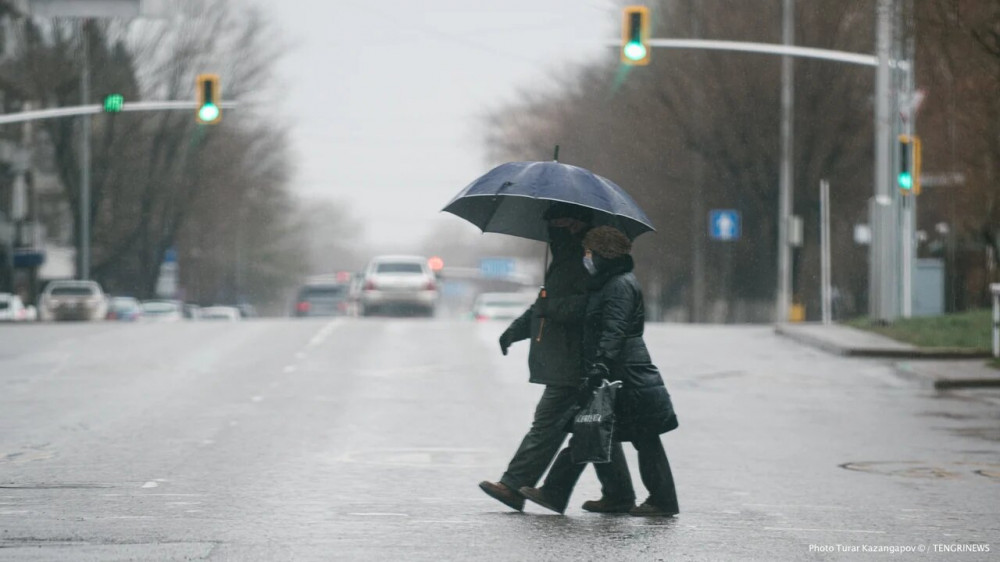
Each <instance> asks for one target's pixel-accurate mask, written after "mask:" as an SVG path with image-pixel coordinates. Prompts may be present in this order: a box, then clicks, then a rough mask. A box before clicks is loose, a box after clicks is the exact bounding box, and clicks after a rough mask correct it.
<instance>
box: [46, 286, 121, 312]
mask: <svg viewBox="0 0 1000 562" xmlns="http://www.w3.org/2000/svg"><path fill="white" fill-rule="evenodd" d="M38 308H39V314H40V315H41V318H42V320H88V321H89V320H104V317H105V316H107V314H108V300H107V297H106V296H105V294H104V291H103V290H102V289H101V286H100V285H99V284H97V282H96V281H83V280H65V281H52V282H51V283H49V284H48V285H46V286H45V290H44V291H42V295H41V296H40V297H38Z"/></svg>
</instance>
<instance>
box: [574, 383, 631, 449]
mask: <svg viewBox="0 0 1000 562" xmlns="http://www.w3.org/2000/svg"><path fill="white" fill-rule="evenodd" d="M621 385H622V383H621V382H620V381H616V382H608V381H607V380H603V381H601V386H599V387H597V388H596V389H595V390H594V392H593V396H592V397H591V399H590V402H588V403H587V405H586V406H584V407H582V408H580V410H579V411H577V412H576V414H575V415H574V416H573V437H571V438H570V440H569V449H570V453H571V454H572V456H573V462H574V463H588V462H592V463H604V462H611V438H612V434H613V433H614V429H615V397H616V396H617V394H618V389H619V388H621Z"/></svg>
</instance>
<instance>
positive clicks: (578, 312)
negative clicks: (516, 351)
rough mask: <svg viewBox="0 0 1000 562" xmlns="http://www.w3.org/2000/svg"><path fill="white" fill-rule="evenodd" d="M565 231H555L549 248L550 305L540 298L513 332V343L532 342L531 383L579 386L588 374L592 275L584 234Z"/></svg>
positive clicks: (547, 280)
mask: <svg viewBox="0 0 1000 562" xmlns="http://www.w3.org/2000/svg"><path fill="white" fill-rule="evenodd" d="M560 230H563V231H564V232H557V233H553V234H554V235H555V236H553V240H552V242H550V244H549V246H550V248H551V250H552V264H551V265H550V266H549V268H548V270H547V271H546V273H545V292H546V297H545V299H544V301H545V302H541V301H542V300H543V299H541V298H539V299H537V300H536V301H535V304H533V305H532V306H531V307H530V308H529V309H528V310H527V311H525V312H524V314H522V315H521V317H520V318H517V319H516V320H514V321H513V322H511V324H510V327H508V328H507V332H508V333H509V334H510V336H511V340H512V341H520V340H524V339H530V345H531V348H530V349H529V351H528V371H529V373H530V378H529V380H530V382H533V383H538V384H544V385H552V386H571V387H576V386H578V385H579V384H580V377H581V376H583V372H584V370H583V350H582V342H583V313H584V309H585V308H586V306H587V283H588V279H589V278H590V276H589V275H588V274H587V270H586V269H584V267H583V246H581V242H582V240H583V233H582V232H581V233H579V234H577V235H575V236H574V235H570V234H569V233H568V231H565V229H560ZM543 318H544V324H543V322H542V319H543ZM539 335H541V337H539Z"/></svg>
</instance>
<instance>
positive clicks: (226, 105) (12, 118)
mask: <svg viewBox="0 0 1000 562" xmlns="http://www.w3.org/2000/svg"><path fill="white" fill-rule="evenodd" d="M219 107H221V108H223V109H233V108H235V107H239V102H235V101H224V102H222V103H220V104H219ZM179 109H187V110H191V109H198V103H197V102H193V101H139V102H125V103H123V104H122V109H121V110H122V111H123V112H126V111H171V110H179ZM94 113H104V106H102V105H99V104H90V105H73V106H69V107H54V108H51V109H39V110H35V111H21V112H19V113H4V114H3V115H0V125H6V124H8V123H23V122H25V121H37V120H39V119H55V118H57V117H75V116H78V115H92V114H94Z"/></svg>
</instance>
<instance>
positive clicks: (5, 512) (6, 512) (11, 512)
mask: <svg viewBox="0 0 1000 562" xmlns="http://www.w3.org/2000/svg"><path fill="white" fill-rule="evenodd" d="M25 513H31V512H30V511H0V515H24V514H25Z"/></svg>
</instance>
